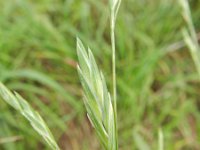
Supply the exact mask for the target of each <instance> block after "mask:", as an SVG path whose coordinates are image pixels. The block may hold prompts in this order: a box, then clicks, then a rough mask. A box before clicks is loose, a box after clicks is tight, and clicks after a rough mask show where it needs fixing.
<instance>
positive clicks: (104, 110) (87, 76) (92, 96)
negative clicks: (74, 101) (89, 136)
mask: <svg viewBox="0 0 200 150" xmlns="http://www.w3.org/2000/svg"><path fill="white" fill-rule="evenodd" d="M77 53H78V60H79V65H78V73H79V76H80V79H81V84H82V86H83V90H84V102H85V106H86V109H87V115H88V118H89V120H90V122H91V124H92V125H93V127H94V128H95V130H96V132H97V135H98V137H99V139H100V141H101V143H102V145H103V146H104V148H105V149H108V150H116V149H117V148H116V147H117V143H116V138H117V137H116V133H115V132H116V129H115V127H116V126H115V117H114V110H113V105H112V101H111V96H110V94H109V92H108V90H107V86H106V82H105V79H104V76H103V74H102V72H101V71H100V70H99V69H98V67H97V65H96V62H95V59H94V56H93V54H92V52H91V50H90V49H89V48H88V51H86V50H85V48H84V46H83V44H82V42H81V41H80V40H79V39H77Z"/></svg>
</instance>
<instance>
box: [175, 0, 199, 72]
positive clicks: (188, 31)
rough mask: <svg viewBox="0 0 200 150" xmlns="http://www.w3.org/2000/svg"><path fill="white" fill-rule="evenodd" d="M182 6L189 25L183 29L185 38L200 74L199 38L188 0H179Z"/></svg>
mask: <svg viewBox="0 0 200 150" xmlns="http://www.w3.org/2000/svg"><path fill="white" fill-rule="evenodd" d="M179 2H180V5H181V7H182V15H183V18H184V20H185V22H186V23H187V27H186V28H184V29H183V35H184V40H185V42H186V44H187V46H188V48H189V49H190V53H191V56H192V59H193V61H194V63H195V66H196V69H197V72H198V74H199V76H200V51H199V50H200V48H199V44H198V38H197V36H196V35H197V34H196V31H195V27H194V24H193V21H192V15H191V11H190V7H189V3H188V0H179Z"/></svg>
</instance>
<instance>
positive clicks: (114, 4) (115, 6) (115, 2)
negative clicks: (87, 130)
mask: <svg viewBox="0 0 200 150" xmlns="http://www.w3.org/2000/svg"><path fill="white" fill-rule="evenodd" d="M120 4H121V0H111V4H110V8H111V20H110V29H111V45H112V75H113V105H114V117H115V121H117V86H116V48H115V22H116V17H117V13H118V10H119V7H120ZM115 125H116V126H115V132H116V134H118V131H117V123H115ZM117 137H118V135H116V144H117V145H118V138H117ZM117 149H118V148H117Z"/></svg>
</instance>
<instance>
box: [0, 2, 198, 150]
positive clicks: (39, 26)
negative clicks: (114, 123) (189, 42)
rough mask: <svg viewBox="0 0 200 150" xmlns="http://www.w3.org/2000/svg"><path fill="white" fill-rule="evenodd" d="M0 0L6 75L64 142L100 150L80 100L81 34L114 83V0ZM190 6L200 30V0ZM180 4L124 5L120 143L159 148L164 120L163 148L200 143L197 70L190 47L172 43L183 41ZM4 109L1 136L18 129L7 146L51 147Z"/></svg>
mask: <svg viewBox="0 0 200 150" xmlns="http://www.w3.org/2000/svg"><path fill="white" fill-rule="evenodd" d="M0 4H1V6H2V9H1V10H0V52H1V53H0V80H1V81H2V82H3V83H4V84H5V85H6V86H7V87H8V88H9V89H11V90H12V91H17V92H18V93H20V95H22V96H23V97H24V98H25V99H26V100H28V102H29V103H30V105H31V106H33V108H34V109H35V110H37V111H38V112H39V113H40V114H41V116H42V117H43V118H44V120H45V121H46V123H47V124H48V126H49V128H50V129H51V131H52V133H53V135H54V136H55V139H56V141H59V142H58V144H59V146H60V147H61V149H95V150H96V149H101V147H100V146H99V143H98V141H97V139H96V136H95V134H94V131H93V130H92V129H91V128H92V127H91V126H90V124H88V121H87V117H86V112H85V108H84V105H83V101H82V96H81V86H80V83H79V78H78V75H77V70H76V64H77V56H76V49H75V47H76V42H75V39H76V36H78V37H80V39H82V40H83V43H86V44H87V45H88V46H89V47H90V48H91V49H92V50H93V51H92V52H93V54H94V56H95V58H96V62H97V64H98V66H99V68H103V71H104V76H105V79H106V82H107V86H108V89H112V69H111V65H110V64H111V60H110V58H111V57H112V51H111V46H110V45H111V41H110V32H109V31H110V28H109V16H110V12H109V7H108V3H106V2H105V1H98V2H97V1H92V0H86V1H70V0H69V1H58V2H57V3H54V2H53V1H34V2H33V1H31V0H27V1H15V2H13V1H11V0H8V1H1V2H0ZM189 4H190V8H191V16H192V20H193V24H194V28H195V30H196V32H197V33H198V31H199V28H200V22H199V19H198V18H199V17H200V16H199V14H200V10H199V9H198V7H199V4H200V3H199V2H198V1H194V0H192V1H189ZM144 6H145V9H144ZM182 12H183V10H182V8H181V7H180V4H179V3H178V2H177V1H173V0H167V1H166V0H159V1H158V0H152V1H131V0H128V1H126V2H123V3H122V5H121V7H120V13H119V14H118V19H117V24H116V30H115V31H116V32H115V33H116V39H117V42H116V49H117V53H116V60H117V61H116V74H117V99H118V100H117V107H118V109H117V110H118V129H119V130H118V131H119V133H118V134H119V139H120V140H119V149H120V150H121V149H122V150H126V149H139V148H140V147H141V145H143V144H140V143H145V144H144V145H145V146H146V147H148V148H149V149H158V128H162V132H163V136H164V149H167V150H173V149H194V150H198V149H199V143H198V141H199V140H200V137H199V135H198V134H197V133H199V124H200V122H199V119H198V118H199V102H198V99H199V96H200V95H199V75H198V73H197V71H196V66H195V65H194V62H193V59H192V57H191V55H190V51H189V49H188V47H187V46H184V44H183V45H182V44H181V48H179V47H178V48H177V46H175V47H173V46H174V44H175V45H176V43H183V41H184V39H183V37H182V28H183V27H186V26H187V25H186V23H185V21H184V20H183V18H182ZM85 20H87V21H85ZM0 110H1V113H0V128H1V130H0V141H2V140H3V139H7V138H9V137H20V138H17V140H7V143H5V142H4V143H3V144H0V149H3V150H4V149H6V150H13V149H18V150H23V149H48V147H47V146H46V144H45V143H44V142H43V141H42V140H41V138H40V137H39V136H38V134H36V133H35V131H33V130H30V125H29V123H28V122H27V121H26V120H25V119H24V118H23V117H22V116H21V115H20V114H18V113H16V111H15V110H13V109H12V108H11V107H10V106H8V105H7V104H6V103H5V102H4V101H3V100H0ZM127 114H128V116H129V117H127ZM52 120H53V121H52ZM16 121H17V122H19V123H18V124H17V125H16ZM4 141H5V140H4Z"/></svg>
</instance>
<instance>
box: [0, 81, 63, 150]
mask: <svg viewBox="0 0 200 150" xmlns="http://www.w3.org/2000/svg"><path fill="white" fill-rule="evenodd" d="M0 96H1V97H2V98H3V100H5V102H7V103H8V104H9V105H11V106H12V107H13V108H15V109H16V110H17V111H19V112H20V113H21V114H22V115H23V116H24V117H25V118H26V119H27V120H28V121H29V122H30V124H31V126H32V127H33V128H34V129H35V130H36V131H37V132H38V133H39V134H40V135H41V136H42V137H43V138H44V140H45V141H46V143H47V144H48V145H49V146H50V147H51V149H53V150H60V148H59V147H58V145H57V144H56V141H55V140H54V137H53V135H52V133H51V131H50V130H49V128H48V127H47V125H46V123H45V122H44V120H43V119H42V117H41V116H40V114H39V113H38V112H36V111H35V110H34V109H33V108H32V107H31V106H30V105H29V104H28V103H27V101H26V100H24V99H23V98H22V97H21V96H20V95H19V94H18V93H16V92H14V94H13V93H12V92H11V91H10V90H8V89H7V88H6V87H5V86H4V85H3V84H2V83H1V82H0Z"/></svg>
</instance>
